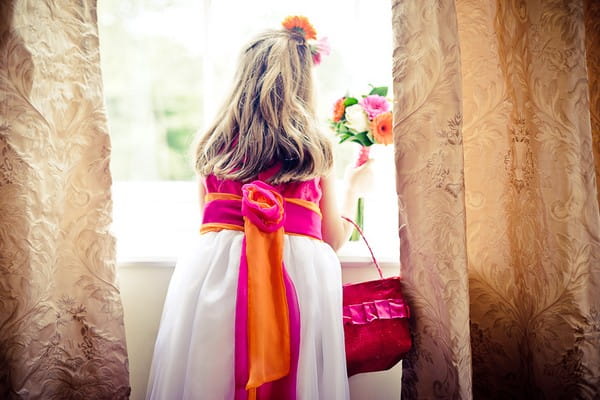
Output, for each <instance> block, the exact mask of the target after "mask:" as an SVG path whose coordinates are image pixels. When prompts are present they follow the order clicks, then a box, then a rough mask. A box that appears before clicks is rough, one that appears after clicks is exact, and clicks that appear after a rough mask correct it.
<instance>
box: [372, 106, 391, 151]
mask: <svg viewBox="0 0 600 400" xmlns="http://www.w3.org/2000/svg"><path fill="white" fill-rule="evenodd" d="M371 132H372V133H373V137H374V138H375V140H376V141H377V143H383V144H391V143H392V142H393V141H394V137H393V134H392V113H391V112H389V111H388V112H384V113H381V114H379V115H378V116H376V117H375V118H373V121H371Z"/></svg>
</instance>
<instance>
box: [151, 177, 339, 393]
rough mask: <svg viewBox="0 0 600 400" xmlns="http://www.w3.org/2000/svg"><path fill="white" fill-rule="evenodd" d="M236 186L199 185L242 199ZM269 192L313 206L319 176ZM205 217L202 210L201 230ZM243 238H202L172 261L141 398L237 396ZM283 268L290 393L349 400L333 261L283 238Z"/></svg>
mask: <svg viewBox="0 0 600 400" xmlns="http://www.w3.org/2000/svg"><path fill="white" fill-rule="evenodd" d="M258 178H259V179H261V178H262V176H261V175H259V177H258ZM242 188H243V184H242V183H240V182H236V181H231V180H220V179H218V178H216V177H214V176H212V175H211V176H208V177H207V178H206V180H205V189H206V193H207V195H208V196H210V195H211V194H213V193H217V194H225V195H231V196H241V195H242ZM274 189H275V190H276V191H277V192H278V193H279V194H281V196H282V197H283V198H286V199H300V201H307V202H312V203H314V204H317V205H318V204H319V200H320V198H321V189H320V181H319V179H318V178H317V179H312V180H309V181H304V182H291V183H287V184H283V185H279V186H274ZM236 198H237V197H236ZM207 199H208V197H207ZM205 210H206V209H205ZM206 219H207V216H206V211H205V216H204V224H205V225H206ZM288 219H290V218H288ZM319 231H320V229H319ZM319 235H320V232H319ZM244 236H245V235H244V232H243V231H240V230H236V229H223V230H220V231H208V232H205V233H202V234H201V235H199V237H198V238H197V239H196V241H195V243H194V244H193V246H192V248H191V249H190V251H189V252H188V254H186V255H185V256H183V257H181V258H180V259H179V260H178V262H177V266H176V268H175V270H174V273H173V276H172V278H171V282H170V284H169V289H168V293H167V297H166V300H165V304H164V308H163V314H162V318H161V323H160V329H159V332H158V335H157V339H156V344H155V349H154V355H153V360H152V367H151V370H150V377H149V381H148V387H147V397H146V398H147V399H210V400H212V399H227V400H228V399H232V400H233V399H238V398H241V397H239V396H238V394H239V385H238V392H237V393H236V379H237V378H236V377H237V373H238V372H237V370H236V367H237V365H238V364H237V361H236V360H237V358H236V357H238V355H237V354H236V350H235V348H236V346H238V344H237V343H238V342H239V336H240V335H239V334H238V336H237V337H236V327H237V325H236V324H237V322H236V297H239V296H238V279H239V278H240V264H241V262H240V258H241V255H242V253H243V250H242V249H243V248H244V246H245V239H244ZM244 254H245V253H244ZM283 265H284V266H285V274H286V279H288V278H289V280H291V282H292V284H293V287H294V289H295V297H296V298H297V307H298V309H299V321H298V322H299V324H298V325H299V326H298V330H299V344H298V345H297V347H298V350H297V353H296V356H294V353H293V351H292V359H294V357H295V360H296V361H295V362H296V364H295V367H294V368H295V370H294V371H295V383H294V385H295V393H294V396H295V398H296V399H301V400H318V399H321V400H336V399H348V398H349V392H348V378H347V373H346V360H345V350H344V332H343V325H342V281H341V268H340V263H339V260H338V258H337V256H336V254H335V252H334V251H333V249H332V248H331V247H330V246H329V245H328V244H326V243H325V242H323V241H321V240H318V239H315V238H312V237H309V236H306V235H296V234H287V233H286V234H285V235H283ZM238 307H239V304H238ZM237 312H238V313H239V308H238V309H237ZM290 318H291V317H290ZM238 332H239V330H238ZM293 341H294V338H293V333H292V342H293ZM292 361H293V360H292ZM259 393H260V392H259ZM258 398H259V399H260V398H261V395H260V394H259V396H258ZM271 398H288V396H284V397H281V396H273V395H272V396H271Z"/></svg>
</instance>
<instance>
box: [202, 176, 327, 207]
mask: <svg viewBox="0 0 600 400" xmlns="http://www.w3.org/2000/svg"><path fill="white" fill-rule="evenodd" d="M258 179H260V180H264V179H265V177H264V176H263V174H259V175H258ZM320 182H321V179H320V178H314V179H311V180H308V181H302V182H289V183H285V184H282V185H274V186H273V187H274V188H275V189H277V191H278V192H279V193H280V194H281V195H282V196H283V197H289V198H295V199H302V200H307V201H311V202H313V203H315V204H319V201H320V200H321V194H322V192H321V186H320ZM243 185H244V184H243V183H241V182H238V181H232V180H221V179H219V178H217V177H216V176H214V175H209V176H207V177H206V179H205V181H204V188H205V189H206V193H231V194H236V195H240V196H241V194H242V186H243Z"/></svg>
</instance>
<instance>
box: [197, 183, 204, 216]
mask: <svg viewBox="0 0 600 400" xmlns="http://www.w3.org/2000/svg"><path fill="white" fill-rule="evenodd" d="M205 195H206V189H205V188H204V177H203V176H199V177H198V206H199V207H200V221H202V217H203V216H204V196H205Z"/></svg>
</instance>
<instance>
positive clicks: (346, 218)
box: [342, 215, 383, 279]
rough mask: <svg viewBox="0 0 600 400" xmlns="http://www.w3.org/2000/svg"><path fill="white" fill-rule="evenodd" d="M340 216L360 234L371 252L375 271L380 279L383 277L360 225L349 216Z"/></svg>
mask: <svg viewBox="0 0 600 400" xmlns="http://www.w3.org/2000/svg"><path fill="white" fill-rule="evenodd" d="M342 218H343V219H345V220H346V221H348V222H350V223H351V224H352V225H354V228H355V229H356V230H357V231H358V233H359V234H360V237H361V238H362V239H363V240H364V242H365V244H366V245H367V248H368V249H369V252H370V253H371V258H372V259H373V264H375V267H377V272H378V273H379V277H380V278H381V279H383V273H382V272H381V267H380V266H379V263H377V259H375V254H373V249H372V248H371V246H369V242H368V241H367V238H366V237H365V235H364V233H363V231H362V229H360V227H359V226H358V225H357V224H356V222H354V221H352V220H351V219H350V218H348V217H344V216H343V215H342Z"/></svg>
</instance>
